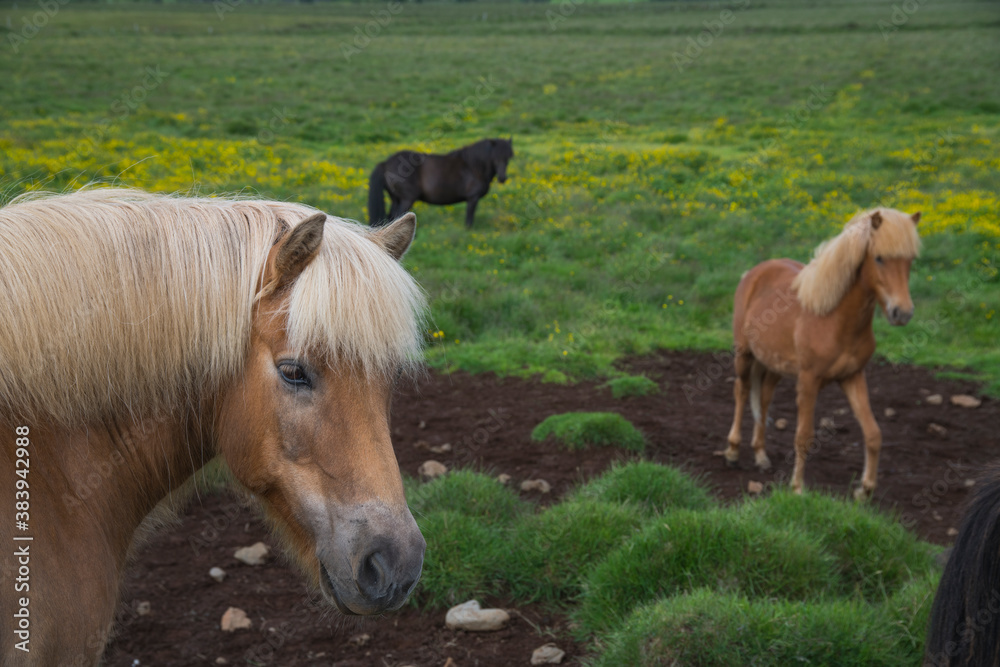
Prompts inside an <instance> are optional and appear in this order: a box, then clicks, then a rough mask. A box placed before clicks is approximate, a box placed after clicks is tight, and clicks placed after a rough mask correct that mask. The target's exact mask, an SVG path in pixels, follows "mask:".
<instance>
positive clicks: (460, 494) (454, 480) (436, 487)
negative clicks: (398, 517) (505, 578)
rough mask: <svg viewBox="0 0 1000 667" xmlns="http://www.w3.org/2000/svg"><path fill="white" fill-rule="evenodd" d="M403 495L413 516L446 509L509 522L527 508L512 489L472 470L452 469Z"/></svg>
mask: <svg viewBox="0 0 1000 667" xmlns="http://www.w3.org/2000/svg"><path fill="white" fill-rule="evenodd" d="M406 497H407V500H408V501H409V505H410V511H412V512H413V514H414V515H415V516H419V515H420V514H426V513H429V512H436V511H443V510H449V511H452V512H457V513H459V514H462V515H464V516H468V517H475V518H477V519H480V520H482V521H483V522H484V523H487V524H491V525H494V524H505V523H509V522H511V521H513V520H514V519H515V518H517V517H518V516H520V515H522V514H524V513H525V512H526V511H527V510H528V508H529V505H528V504H527V503H525V502H524V501H523V500H521V498H520V496H518V495H517V493H516V492H514V491H513V490H511V489H509V488H508V487H506V486H504V485H503V484H500V483H499V482H497V481H496V480H495V479H493V478H492V477H488V476H487V475H484V474H482V473H478V472H473V471H471V470H455V471H452V472H450V473H449V474H447V475H445V476H443V477H439V478H437V479H435V480H432V481H430V482H427V483H426V484H418V485H411V486H410V488H408V489H407V496H406Z"/></svg>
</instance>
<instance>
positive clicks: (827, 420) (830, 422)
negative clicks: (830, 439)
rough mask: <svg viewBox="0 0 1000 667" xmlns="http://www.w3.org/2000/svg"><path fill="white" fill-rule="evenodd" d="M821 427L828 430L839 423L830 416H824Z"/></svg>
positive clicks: (820, 421)
mask: <svg viewBox="0 0 1000 667" xmlns="http://www.w3.org/2000/svg"><path fill="white" fill-rule="evenodd" d="M819 427H820V428H821V429H824V430H826V431H832V430H833V429H835V428H836V427H837V425H836V424H835V423H834V421H833V419H831V418H830V417H823V418H822V419H820V420H819Z"/></svg>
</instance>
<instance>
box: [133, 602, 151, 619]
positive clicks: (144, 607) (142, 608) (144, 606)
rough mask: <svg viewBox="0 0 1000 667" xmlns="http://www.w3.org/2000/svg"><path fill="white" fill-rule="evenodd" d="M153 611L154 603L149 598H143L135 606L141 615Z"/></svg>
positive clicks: (147, 614)
mask: <svg viewBox="0 0 1000 667" xmlns="http://www.w3.org/2000/svg"><path fill="white" fill-rule="evenodd" d="M151 611H153V605H151V604H150V603H149V600H143V601H142V602H140V603H139V604H137V605H136V606H135V613H137V614H139V616H149V613H150V612H151Z"/></svg>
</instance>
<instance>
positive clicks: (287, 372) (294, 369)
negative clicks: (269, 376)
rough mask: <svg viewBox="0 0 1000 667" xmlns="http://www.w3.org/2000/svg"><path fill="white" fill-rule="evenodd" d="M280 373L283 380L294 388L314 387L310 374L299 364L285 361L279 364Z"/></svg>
mask: <svg viewBox="0 0 1000 667" xmlns="http://www.w3.org/2000/svg"><path fill="white" fill-rule="evenodd" d="M278 372H279V373H281V379H282V380H284V381H285V383H286V384H289V385H291V386H293V387H296V388H300V387H302V388H305V387H311V386H312V383H311V382H310V381H309V374H308V373H306V371H305V369H304V368H302V366H300V365H299V364H297V363H294V362H291V361H283V362H281V363H279V364H278Z"/></svg>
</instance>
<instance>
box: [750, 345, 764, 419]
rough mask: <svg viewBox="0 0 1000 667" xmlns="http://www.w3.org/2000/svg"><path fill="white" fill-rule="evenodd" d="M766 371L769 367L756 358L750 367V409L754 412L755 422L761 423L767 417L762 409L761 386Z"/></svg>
mask: <svg viewBox="0 0 1000 667" xmlns="http://www.w3.org/2000/svg"><path fill="white" fill-rule="evenodd" d="M766 372H767V368H765V367H764V364H762V363H760V362H759V361H757V360H754V362H753V365H752V366H751V367H750V410H751V411H752V412H753V421H754V423H755V424H759V423H761V422H762V421H763V420H765V419H767V415H765V414H761V413H762V412H763V411H762V410H761V409H760V408H761V406H760V386H761V384H763V381H764V373H766Z"/></svg>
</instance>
